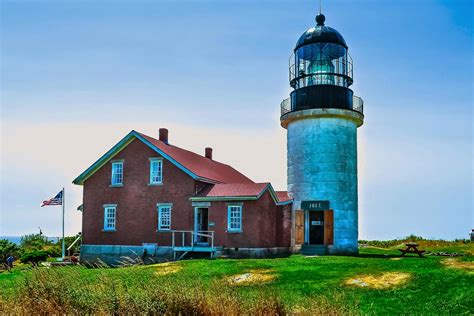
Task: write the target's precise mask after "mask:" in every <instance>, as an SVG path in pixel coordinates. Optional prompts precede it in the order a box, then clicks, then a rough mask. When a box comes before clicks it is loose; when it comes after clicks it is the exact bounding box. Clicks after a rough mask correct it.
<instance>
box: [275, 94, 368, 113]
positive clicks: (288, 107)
mask: <svg viewBox="0 0 474 316" xmlns="http://www.w3.org/2000/svg"><path fill="white" fill-rule="evenodd" d="M280 108H281V116H283V115H285V114H287V113H290V112H294V111H299V110H302V109H298V108H293V107H292V104H291V99H290V98H288V99H285V100H283V101H281V103H280ZM350 110H353V111H356V112H359V113H361V114H364V100H362V98H361V97H358V96H356V95H353V96H352V108H351V109H350Z"/></svg>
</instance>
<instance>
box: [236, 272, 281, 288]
mask: <svg viewBox="0 0 474 316" xmlns="http://www.w3.org/2000/svg"><path fill="white" fill-rule="evenodd" d="M276 278H277V276H276V274H274V273H273V270H271V269H255V270H249V271H248V272H246V273H244V274H237V275H233V276H230V277H228V278H227V281H228V282H229V283H230V284H233V285H252V284H259V283H267V282H271V281H273V280H275V279H276Z"/></svg>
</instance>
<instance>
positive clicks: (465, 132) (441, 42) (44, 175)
mask: <svg viewBox="0 0 474 316" xmlns="http://www.w3.org/2000/svg"><path fill="white" fill-rule="evenodd" d="M472 6H473V4H472V2H471V1H462V0H457V1H435V0H420V1H410V0H400V1H389V0H386V1H375V0H364V1H352V0H351V1H348V0H346V1H342V0H341V1H336V0H331V1H324V3H323V13H324V14H325V15H326V25H329V26H332V27H334V28H336V29H337V30H338V31H340V32H341V33H342V34H343V36H344V37H345V39H346V42H347V43H348V45H349V52H350V54H351V56H352V58H353V60H354V82H355V83H354V85H353V90H354V92H355V94H357V95H360V96H361V97H362V98H363V99H364V101H365V115H366V120H365V125H364V126H363V127H361V128H360V129H359V188H360V189H359V199H360V206H359V214H360V216H359V223H360V225H359V231H360V237H361V238H368V239H376V238H379V239H384V238H394V237H401V236H405V235H407V234H410V233H415V234H419V235H424V236H426V237H434V238H460V237H467V233H468V232H469V231H470V229H471V228H472V227H474V219H473V209H474V201H473V195H474V189H473V151H472V149H473V111H472V105H473V104H472V103H473V94H472V91H473V78H472V74H473V57H472V56H473V47H472V45H473V37H472V18H473V17H472V14H473V7H472ZM317 8H318V1H294V0H291V1H290V0H287V1H251V0H247V1H245V0H239V1H222V0H213V1H211V0H200V1H197V0H196V1H68V2H64V1H41V0H38V1H2V2H1V14H2V16H1V39H2V45H1V122H2V130H1V148H2V150H1V179H0V181H1V183H0V184H1V204H0V207H1V211H0V214H1V217H0V235H21V234H24V233H31V232H34V231H36V230H37V227H41V228H42V229H43V231H44V232H45V233H46V234H49V235H58V234H59V233H60V210H59V208H58V207H50V208H40V207H39V203H40V202H41V201H42V200H43V199H46V198H49V197H51V196H53V195H54V194H56V193H57V191H59V190H60V188H61V187H62V186H65V187H66V191H67V194H66V197H67V203H68V204H67V205H68V207H67V218H66V232H67V233H70V234H73V233H76V232H77V231H79V230H80V227H81V224H80V221H81V215H80V214H79V213H78V212H77V211H75V208H76V207H77V205H79V204H80V203H81V202H80V201H81V188H80V187H77V186H74V185H72V184H71V181H72V180H73V179H74V178H75V176H77V175H78V174H79V173H81V172H82V171H83V170H84V169H85V168H87V167H88V166H89V165H90V164H91V163H92V162H94V161H95V160H96V159H97V158H98V157H99V156H100V155H102V154H103V153H104V152H105V151H106V150H107V149H108V148H110V147H111V146H112V145H113V144H114V143H115V142H117V141H118V140H119V139H120V138H122V137H123V136H124V135H125V134H126V133H127V132H128V131H129V130H130V129H136V130H139V131H143V132H145V133H148V134H151V135H157V134H158V128H160V127H168V128H169V129H170V140H171V141H172V142H173V143H175V144H176V145H179V146H183V147H186V148H190V149H192V150H195V151H196V152H203V148H204V147H206V146H209V145H211V146H212V147H214V153H215V157H216V158H217V159H219V160H222V161H224V162H227V163H230V164H232V165H234V166H235V167H237V168H238V169H240V170H242V171H243V172H244V173H246V174H247V175H248V176H249V177H251V178H253V179H254V180H256V181H271V182H272V183H273V184H274V186H275V187H276V188H277V189H286V152H285V151H286V139H285V135H286V134H285V130H283V129H282V128H281V127H280V126H279V103H280V102H281V100H282V99H284V98H286V97H288V93H289V91H290V88H289V85H288V57H289V55H290V53H291V50H292V49H293V47H294V45H295V43H296V40H297V39H298V38H299V36H300V35H301V33H303V32H304V31H305V30H306V29H307V28H309V27H311V26H313V25H314V23H315V22H314V17H315V15H316V13H317ZM198 136H199V137H198Z"/></svg>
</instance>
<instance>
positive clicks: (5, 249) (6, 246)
mask: <svg viewBox="0 0 474 316" xmlns="http://www.w3.org/2000/svg"><path fill="white" fill-rule="evenodd" d="M17 254H18V246H17V245H15V244H14V243H12V242H10V241H8V240H6V239H1V240H0V260H1V262H5V261H6V260H7V258H8V257H9V256H14V257H16V256H17Z"/></svg>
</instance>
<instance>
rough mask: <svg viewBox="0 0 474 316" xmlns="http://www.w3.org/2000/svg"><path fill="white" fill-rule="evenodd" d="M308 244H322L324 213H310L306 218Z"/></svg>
mask: <svg viewBox="0 0 474 316" xmlns="http://www.w3.org/2000/svg"><path fill="white" fill-rule="evenodd" d="M308 222H309V223H308V224H309V238H308V239H309V244H310V245H323V244H324V211H310V212H309V216H308Z"/></svg>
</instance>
